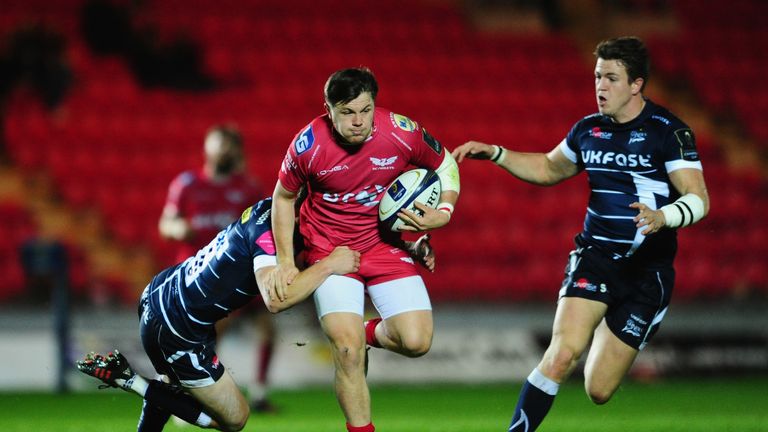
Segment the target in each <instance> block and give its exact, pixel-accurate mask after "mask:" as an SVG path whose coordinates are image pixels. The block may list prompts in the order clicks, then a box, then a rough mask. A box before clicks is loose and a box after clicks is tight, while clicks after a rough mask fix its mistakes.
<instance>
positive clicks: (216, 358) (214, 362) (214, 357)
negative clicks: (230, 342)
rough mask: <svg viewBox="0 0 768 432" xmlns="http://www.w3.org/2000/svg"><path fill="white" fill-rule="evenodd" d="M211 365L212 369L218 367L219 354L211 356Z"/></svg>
mask: <svg viewBox="0 0 768 432" xmlns="http://www.w3.org/2000/svg"><path fill="white" fill-rule="evenodd" d="M211 366H212V367H213V368H214V369H218V368H219V356H217V355H215V356H213V360H211Z"/></svg>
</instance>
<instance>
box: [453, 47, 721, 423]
mask: <svg viewBox="0 0 768 432" xmlns="http://www.w3.org/2000/svg"><path fill="white" fill-rule="evenodd" d="M595 56H596V57H597V63H596V66H595V92H596V99H597V106H598V111H599V112H598V113H595V114H593V115H590V116H587V117H585V118H583V119H582V120H581V121H579V122H578V123H576V124H575V125H574V126H573V128H572V129H571V131H570V132H569V133H568V135H567V136H566V138H565V139H564V140H563V141H562V142H560V144H559V145H558V146H557V147H555V148H554V149H553V150H552V151H550V152H549V153H546V154H545V153H520V152H514V151H511V150H507V149H505V148H503V147H500V146H498V145H488V144H484V143H480V142H476V141H470V142H467V143H465V144H463V145H461V146H459V147H457V148H456V149H455V150H454V152H453V155H454V157H455V158H456V160H457V161H459V162H461V161H463V160H464V158H469V159H490V160H491V161H493V162H494V163H496V164H498V165H499V166H501V167H502V168H504V169H505V170H507V171H508V172H509V173H510V174H512V175H514V176H515V177H517V178H519V179H521V180H524V181H526V182H529V183H533V184H537V185H553V184H556V183H559V182H561V181H563V180H565V179H567V178H569V177H572V176H575V175H576V174H578V173H580V172H581V171H586V172H587V176H588V179H589V185H590V188H591V194H590V198H589V204H588V207H587V213H586V219H585V221H584V230H583V231H582V232H581V233H580V234H579V235H577V236H576V239H575V243H576V248H575V250H574V251H572V252H571V254H570V258H569V261H568V267H567V270H566V275H565V279H564V281H563V284H562V288H561V290H560V293H559V301H558V304H557V312H556V315H555V319H554V324H553V329H552V339H551V341H550V345H549V347H548V348H547V350H546V352H545V353H544V356H543V358H542V359H541V362H540V363H539V364H538V366H537V367H536V368H535V369H534V370H533V371H532V372H531V374H530V375H529V376H528V379H527V381H526V382H525V384H524V385H523V388H522V390H521V392H520V397H519V399H518V403H517V407H516V408H515V412H514V415H513V418H512V423H511V425H510V427H509V429H508V430H509V431H532V430H535V429H536V428H537V427H538V426H539V424H540V423H541V422H542V420H543V419H544V417H545V416H546V415H547V412H548V411H549V408H550V407H551V406H552V403H553V401H554V398H555V395H556V394H557V391H558V387H559V385H560V384H561V383H562V382H563V381H564V380H565V379H566V378H568V376H569V375H570V373H571V372H572V371H573V369H574V368H575V366H576V363H577V361H578V360H579V358H580V357H581V355H582V353H584V351H585V350H586V348H587V346H588V345H589V344H590V341H592V342H591V348H590V350H589V354H588V356H587V359H586V364H585V367H584V379H585V389H586V392H587V394H588V395H589V397H590V399H591V400H592V401H593V402H594V403H596V404H604V403H606V402H608V400H609V399H610V398H611V396H612V395H613V393H614V392H615V391H616V389H617V388H618V386H619V383H620V382H621V380H622V379H623V377H624V376H625V375H626V373H627V371H628V370H629V368H630V367H631V366H632V363H633V362H634V360H635V358H636V356H637V354H638V352H639V350H641V349H643V347H644V346H645V345H646V344H647V343H648V341H649V340H650V339H651V338H652V337H653V335H654V333H656V331H657V330H658V328H659V324H660V323H661V321H662V319H663V318H664V315H665V314H666V312H667V306H668V305H669V301H670V298H671V296H672V289H673V285H674V277H675V271H674V269H673V260H674V258H675V253H676V251H677V237H676V230H677V229H678V228H681V227H685V226H689V225H691V224H694V223H696V222H698V221H699V220H701V219H702V218H703V217H704V216H705V215H706V214H707V212H708V211H709V197H708V195H707V188H706V185H705V183H704V176H703V174H702V166H701V162H700V161H699V156H698V153H697V151H696V145H695V141H694V135H693V132H692V131H691V129H690V128H689V127H688V126H687V125H686V124H685V123H683V122H682V121H681V120H680V119H678V118H677V117H675V116H674V115H673V114H672V113H670V112H669V111H668V110H666V109H665V108H663V107H661V106H659V105H657V104H655V103H653V102H652V101H650V100H649V99H647V98H645V97H644V96H643V89H644V87H645V85H646V83H647V81H648V70H649V58H648V53H647V51H646V48H645V46H644V44H643V42H642V41H641V40H639V39H637V38H634V37H622V38H616V39H611V40H606V41H603V42H601V43H600V44H598V45H597V49H596V50H595Z"/></svg>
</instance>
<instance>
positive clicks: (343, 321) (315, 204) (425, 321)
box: [272, 68, 459, 432]
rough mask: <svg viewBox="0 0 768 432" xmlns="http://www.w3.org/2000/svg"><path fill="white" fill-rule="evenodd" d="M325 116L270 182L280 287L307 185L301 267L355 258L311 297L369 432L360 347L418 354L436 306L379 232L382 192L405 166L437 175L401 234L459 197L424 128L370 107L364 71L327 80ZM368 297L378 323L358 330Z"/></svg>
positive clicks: (439, 220)
mask: <svg viewBox="0 0 768 432" xmlns="http://www.w3.org/2000/svg"><path fill="white" fill-rule="evenodd" d="M324 93H325V108H326V111H327V113H326V114H324V115H322V116H320V117H317V118H315V119H314V120H312V122H310V123H309V125H307V126H306V127H305V128H304V129H302V130H301V131H300V132H299V133H298V134H297V135H296V138H295V139H294V141H293V143H292V144H291V145H290V147H289V149H288V151H287V153H286V156H285V159H284V160H283V164H282V167H281V170H280V173H279V179H278V182H277V185H276V186H275V191H274V195H273V204H272V226H273V232H274V234H275V244H276V247H277V257H278V269H277V272H276V278H277V283H278V286H281V287H285V286H286V285H288V284H290V282H291V280H292V277H293V275H295V274H296V273H297V269H296V265H295V262H294V252H293V244H292V238H293V231H294V226H295V223H296V222H295V210H294V201H295V199H296V194H297V192H298V191H299V190H300V189H301V188H302V187H303V186H307V188H308V192H309V195H308V198H307V200H306V201H305V202H304V203H303V205H302V206H301V210H300V212H299V229H300V231H301V234H302V235H303V237H304V245H305V248H306V251H307V264H311V263H314V262H316V261H318V260H320V259H322V258H323V257H325V256H327V255H328V254H329V253H331V251H333V249H334V248H335V247H336V246H338V245H347V246H349V247H350V248H351V249H352V250H355V251H358V252H360V254H361V262H360V269H359V271H358V272H355V273H351V274H347V275H343V276H341V275H334V276H331V277H329V278H328V279H327V280H326V281H325V282H324V283H323V284H321V285H320V287H318V289H317V290H316V291H315V293H314V299H315V305H316V307H317V313H318V317H319V318H320V322H321V325H322V328H323V331H324V332H325V334H326V336H327V337H328V339H329V341H330V345H331V350H332V353H333V360H334V365H335V368H336V374H335V388H336V394H337V398H338V401H339V404H340V406H341V409H342V411H343V413H344V416H345V417H346V421H347V429H348V430H349V431H364V432H367V431H373V430H374V426H373V423H372V421H371V413H370V394H369V391H368V386H367V383H366V380H365V356H366V343H367V344H368V345H370V346H374V347H382V348H385V349H387V350H390V351H394V352H397V353H399V354H402V355H405V356H408V357H419V356H422V355H424V354H425V353H427V351H429V349H430V346H431V343H432V332H433V323H432V307H431V304H430V300H429V295H428V294H427V290H426V287H425V285H424V282H423V280H422V279H421V276H419V273H418V271H417V269H416V266H415V265H414V260H413V259H412V258H411V257H410V256H409V254H408V252H407V251H406V250H405V249H404V246H403V243H402V239H401V234H400V233H396V232H391V231H386V230H382V229H380V227H379V226H378V216H377V212H378V208H377V207H378V203H379V200H380V198H381V195H382V193H383V192H384V191H385V189H386V187H387V186H388V185H389V184H390V183H391V182H392V181H393V180H394V179H395V178H396V177H397V176H398V175H399V174H400V173H402V172H403V171H405V170H407V169H409V168H411V167H421V168H428V169H431V170H434V171H436V172H437V174H438V176H439V177H440V180H441V184H442V193H441V196H440V204H438V208H437V209H432V208H429V207H427V206H424V205H421V204H418V205H417V206H418V208H419V209H420V211H421V212H423V213H422V214H417V213H416V212H410V211H407V210H403V211H401V212H400V213H399V216H400V218H401V219H402V220H403V221H404V222H405V223H406V224H405V226H404V227H403V228H402V231H408V232H424V231H429V230H433V229H436V228H440V227H442V226H444V225H446V224H447V223H448V222H449V221H450V219H451V213H452V211H453V207H454V205H455V203H456V201H457V199H458V196H459V173H458V168H457V165H456V162H455V161H454V159H453V157H452V156H451V153H450V151H447V150H446V149H445V148H443V146H442V145H441V144H440V143H439V142H438V141H437V140H436V139H435V138H433V137H432V136H431V135H430V134H429V133H428V132H427V131H426V130H425V129H424V128H423V126H422V125H420V124H418V123H416V122H415V121H413V120H411V119H409V118H408V117H405V116H403V115H400V114H396V113H394V112H391V111H389V110H387V109H383V108H378V107H376V104H375V101H376V95H377V93H378V84H377V82H376V79H375V78H374V76H373V74H372V73H371V71H370V70H368V69H367V68H353V69H343V70H339V71H337V72H335V73H333V74H332V75H331V76H330V78H329V79H328V81H327V82H326V84H325V92H324ZM366 292H367V293H368V296H369V297H370V299H371V302H372V303H373V305H374V306H375V307H376V309H377V311H378V313H379V315H380V317H381V318H377V319H374V320H370V321H368V322H367V323H365V324H364V322H363V312H364V295H365V293H366Z"/></svg>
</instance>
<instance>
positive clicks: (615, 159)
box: [581, 150, 651, 168]
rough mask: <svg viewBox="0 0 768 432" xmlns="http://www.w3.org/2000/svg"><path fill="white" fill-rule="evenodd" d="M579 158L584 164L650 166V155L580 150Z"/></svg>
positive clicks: (630, 166)
mask: <svg viewBox="0 0 768 432" xmlns="http://www.w3.org/2000/svg"><path fill="white" fill-rule="evenodd" d="M581 159H582V160H583V161H584V163H585V164H592V165H606V166H610V165H615V166H620V167H629V168H635V167H647V168H651V155H641V154H635V153H616V152H604V151H602V150H582V151H581Z"/></svg>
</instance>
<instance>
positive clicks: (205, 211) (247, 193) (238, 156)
mask: <svg viewBox="0 0 768 432" xmlns="http://www.w3.org/2000/svg"><path fill="white" fill-rule="evenodd" d="M204 153H205V163H204V165H203V167H202V168H201V169H199V170H188V171H184V172H182V173H181V174H179V175H178V176H176V178H175V179H174V180H173V181H172V182H171V184H170V186H169V188H168V196H167V198H166V202H165V206H164V207H163V214H162V216H161V218H160V223H159V229H160V235H161V236H163V237H164V238H167V239H171V240H175V243H176V244H178V248H177V251H176V257H175V260H174V264H175V263H179V262H182V261H184V260H185V259H187V257H189V256H191V255H194V254H195V253H197V251H198V250H200V249H201V248H202V247H204V246H205V245H206V244H208V242H209V241H210V239H211V238H213V237H214V236H215V235H216V234H217V233H218V232H219V231H220V230H221V229H222V228H224V227H226V226H227V225H229V223H230V222H232V221H233V220H234V219H236V218H237V217H238V215H239V214H240V213H241V212H242V210H243V209H244V208H245V207H247V206H248V205H249V204H251V203H254V202H256V201H258V200H260V199H262V198H263V197H264V193H263V190H262V187H261V185H260V184H259V183H258V182H257V181H256V180H255V179H254V178H252V177H249V176H248V175H246V173H245V156H244V154H243V139H242V135H241V134H240V131H239V130H238V129H237V128H236V127H234V126H229V125H216V126H214V127H212V128H211V129H209V130H208V133H207V134H206V136H205V142H204ZM245 310H246V311H247V312H246V314H247V315H252V316H253V319H254V323H255V325H256V327H257V329H258V331H259V334H260V343H259V347H258V353H257V359H258V363H257V365H256V371H255V374H254V375H255V379H254V380H253V381H252V382H250V383H249V384H248V392H247V393H248V398H249V403H250V405H251V409H252V410H254V411H256V412H264V411H273V410H274V407H273V406H272V405H271V404H270V403H269V401H268V399H267V379H268V376H269V367H270V365H271V364H272V357H273V352H274V341H275V337H276V333H275V326H274V323H273V319H272V317H271V316H270V314H267V313H264V310H263V309H262V308H258V307H250V306H248V307H246V308H245ZM229 325H230V320H223V321H221V322H220V323H219V324H217V329H218V331H219V333H220V334H221V333H223V332H224V331H225V329H226V327H228V326H229Z"/></svg>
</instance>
